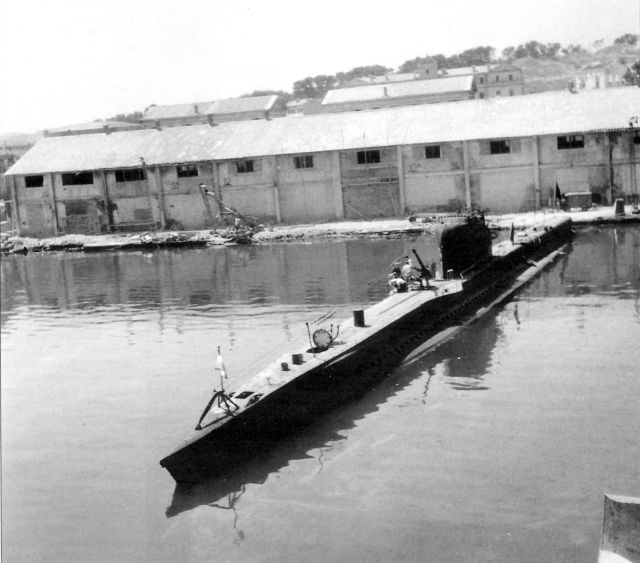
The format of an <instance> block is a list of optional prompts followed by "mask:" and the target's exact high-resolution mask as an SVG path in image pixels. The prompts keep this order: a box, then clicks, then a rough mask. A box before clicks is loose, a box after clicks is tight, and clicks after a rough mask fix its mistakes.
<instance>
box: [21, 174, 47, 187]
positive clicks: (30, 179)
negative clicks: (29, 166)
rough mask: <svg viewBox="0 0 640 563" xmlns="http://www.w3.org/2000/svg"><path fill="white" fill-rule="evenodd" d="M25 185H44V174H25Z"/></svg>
mask: <svg viewBox="0 0 640 563" xmlns="http://www.w3.org/2000/svg"><path fill="white" fill-rule="evenodd" d="M24 186H25V188H41V187H42V186H44V176H42V175H39V176H25V177H24Z"/></svg>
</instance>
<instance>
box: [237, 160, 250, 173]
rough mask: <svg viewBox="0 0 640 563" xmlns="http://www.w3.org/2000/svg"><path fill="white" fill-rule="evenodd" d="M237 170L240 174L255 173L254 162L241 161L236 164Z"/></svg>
mask: <svg viewBox="0 0 640 563" xmlns="http://www.w3.org/2000/svg"><path fill="white" fill-rule="evenodd" d="M236 170H237V172H238V174H248V173H249V172H253V160H239V161H238V162H236Z"/></svg>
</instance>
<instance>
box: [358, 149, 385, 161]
mask: <svg viewBox="0 0 640 563" xmlns="http://www.w3.org/2000/svg"><path fill="white" fill-rule="evenodd" d="M378 162H380V151H358V164H376V163H378Z"/></svg>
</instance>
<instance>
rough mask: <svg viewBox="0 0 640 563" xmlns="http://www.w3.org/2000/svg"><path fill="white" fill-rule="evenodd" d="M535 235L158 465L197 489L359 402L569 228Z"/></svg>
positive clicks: (501, 289)
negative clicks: (530, 241) (449, 290)
mask: <svg viewBox="0 0 640 563" xmlns="http://www.w3.org/2000/svg"><path fill="white" fill-rule="evenodd" d="M540 235H541V236H540V240H539V241H538V242H535V243H533V244H527V245H516V246H515V247H514V248H513V250H512V251H511V252H510V253H509V254H508V256H505V257H499V258H495V259H491V260H487V261H486V262H485V263H484V264H481V265H480V266H479V267H477V268H476V270H475V271H474V272H472V273H471V276H470V278H469V279H468V281H466V282H465V283H464V285H463V291H461V292H459V293H452V294H449V295H442V296H439V297H438V298H436V299H433V300H431V301H427V302H426V303H424V304H422V305H421V306H420V307H418V308H416V309H414V310H413V311H411V312H410V313H409V314H407V315H404V316H402V317H401V318H399V319H397V320H395V321H394V322H391V323H389V324H388V325H387V326H385V327H384V328H383V329H382V330H380V331H379V332H378V333H376V334H375V335H373V336H371V337H369V338H368V339H366V340H364V341H363V342H360V343H359V344H357V345H355V346H352V347H347V348H346V349H345V351H344V352H343V353H342V354H340V355H339V356H337V357H335V358H334V359H332V360H331V361H328V362H326V363H323V364H321V365H319V366H317V367H316V368H314V369H311V370H309V371H306V372H305V373H303V374H301V375H300V376H299V377H296V378H295V379H293V380H292V381H290V382H288V383H286V384H285V385H283V386H282V387H281V388H279V389H277V390H276V391H274V392H273V393H270V394H269V395H266V396H265V397H264V398H263V399H261V400H260V401H258V402H257V403H256V404H254V405H252V406H251V407H250V408H249V409H247V410H243V411H241V412H240V413H239V414H238V415H236V416H233V415H230V416H227V417H226V418H224V419H222V420H220V421H217V422H216V423H215V424H213V425H211V426H210V427H208V428H205V429H204V430H203V431H202V434H201V436H200V437H199V438H198V439H197V440H195V441H192V442H191V443H188V444H186V445H184V446H183V447H181V448H179V449H177V450H176V451H175V452H174V453H172V454H170V455H168V456H167V457H165V458H164V459H163V460H162V461H161V462H160V464H161V465H162V466H163V467H165V468H166V469H167V470H168V471H169V472H170V473H171V475H172V476H173V478H174V479H175V480H176V481H178V482H187V483H195V482H199V481H201V480H203V479H205V478H209V477H213V476H220V475H224V474H225V473H227V472H229V471H230V469H232V468H233V466H235V465H237V464H239V463H242V462H243V461H246V460H247V459H248V458H251V457H253V456H255V455H256V454H258V453H259V452H260V451H264V450H267V449H269V448H271V447H273V444H274V443H277V442H278V441H281V440H282V439H283V438H284V437H286V436H289V435H291V434H292V433H295V432H296V431H297V430H299V429H301V428H303V427H305V426H308V425H309V424H311V423H313V422H314V421H316V420H317V418H318V417H319V416H322V415H323V414H325V413H327V412H329V411H331V410H332V409H334V408H336V407H337V406H339V405H343V404H346V403H349V402H351V401H353V400H355V399H357V398H358V397H359V396H361V395H362V394H364V393H366V392H367V391H368V390H369V389H371V388H372V386H375V384H376V382H379V381H380V380H381V379H383V378H384V377H386V376H387V375H388V374H389V372H390V370H392V369H394V368H395V367H396V366H397V365H399V363H400V362H401V361H402V359H403V358H404V357H406V355H407V354H408V353H409V352H411V351H412V350H413V349H415V348H416V347H418V346H419V345H420V344H421V343H423V342H424V341H425V340H427V339H428V338H430V337H432V336H434V335H436V334H438V333H439V332H441V331H443V330H445V329H446V328H447V327H449V326H451V325H452V324H455V323H459V322H460V321H461V320H464V319H465V318H469V317H471V316H473V315H474V314H475V313H476V311H477V310H478V309H479V308H480V307H482V306H483V305H486V304H487V303H490V302H491V301H492V299H495V297H496V296H498V295H500V294H501V293H503V292H504V291H505V288H508V287H509V286H510V285H511V284H512V283H513V281H514V279H515V278H516V277H517V276H518V275H519V274H521V273H522V272H523V271H525V270H526V269H527V268H529V267H530V263H531V261H535V260H539V259H541V258H542V257H544V256H546V255H547V254H549V253H550V252H551V251H552V250H554V249H555V248H557V247H559V246H560V245H562V244H564V243H565V242H566V241H567V240H568V239H569V238H570V237H571V224H570V222H569V223H567V224H562V225H560V227H558V228H557V229H554V230H551V231H544V232H541V233H540Z"/></svg>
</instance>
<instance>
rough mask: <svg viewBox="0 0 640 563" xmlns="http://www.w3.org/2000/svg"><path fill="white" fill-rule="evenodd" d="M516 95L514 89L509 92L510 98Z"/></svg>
mask: <svg viewBox="0 0 640 563" xmlns="http://www.w3.org/2000/svg"><path fill="white" fill-rule="evenodd" d="M514 94H515V92H514V91H513V88H511V90H509V96H513V95H514Z"/></svg>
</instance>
